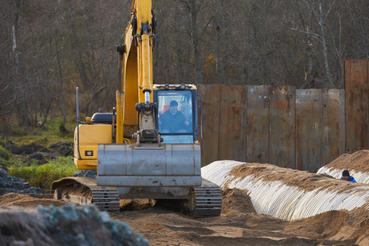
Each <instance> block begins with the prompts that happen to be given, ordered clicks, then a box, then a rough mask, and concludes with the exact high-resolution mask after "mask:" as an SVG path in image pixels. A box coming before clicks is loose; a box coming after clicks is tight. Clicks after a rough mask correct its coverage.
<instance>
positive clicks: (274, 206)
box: [201, 161, 369, 220]
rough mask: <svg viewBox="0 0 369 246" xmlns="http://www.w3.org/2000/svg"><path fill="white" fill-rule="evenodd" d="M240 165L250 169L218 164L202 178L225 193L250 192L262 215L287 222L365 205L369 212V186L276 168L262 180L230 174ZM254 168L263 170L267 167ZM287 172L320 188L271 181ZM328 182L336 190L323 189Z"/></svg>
mask: <svg viewBox="0 0 369 246" xmlns="http://www.w3.org/2000/svg"><path fill="white" fill-rule="evenodd" d="M240 165H244V166H245V168H247V165H250V164H248V163H243V162H237V161H216V162H213V163H211V164H209V165H207V166H205V167H203V168H202V170H201V171H202V176H203V178H205V179H207V180H210V181H211V182H213V183H216V184H217V185H219V186H220V187H221V188H222V189H223V190H224V189H227V188H229V189H233V188H238V189H241V190H246V191H247V192H248V195H249V196H250V198H251V201H252V204H253V206H254V209H255V211H256V212H257V213H258V214H267V215H271V216H273V217H277V218H280V219H283V220H295V219H301V218H307V217H310V216H314V215H316V214H320V213H323V212H326V211H330V210H341V209H346V210H353V209H355V208H358V207H361V206H363V205H365V206H366V208H368V205H369V203H368V201H369V186H366V185H358V184H353V183H352V184H348V183H351V182H347V181H341V180H334V179H330V178H328V177H324V176H319V178H320V180H319V181H314V175H315V176H317V175H316V174H309V173H307V172H302V171H297V170H292V169H285V168H279V167H276V166H274V167H275V168H273V169H272V170H266V171H265V175H263V174H262V175H260V174H259V176H258V177H256V176H255V175H254V174H250V175H247V176H242V175H240V176H239V175H236V176H235V175H232V174H230V173H231V171H232V169H233V168H236V167H238V166H240ZM253 165H261V166H262V165H264V164H253ZM269 166H272V165H268V167H269ZM283 170H286V171H283ZM288 170H291V171H288ZM262 172H263V171H262ZM286 172H291V174H288V175H293V177H294V178H296V177H298V175H299V172H300V173H301V174H303V175H305V176H306V175H308V176H309V177H313V178H311V181H309V182H310V183H309V184H311V183H314V182H315V183H316V186H317V188H315V189H310V190H309V189H303V188H301V187H298V186H294V185H288V184H286V183H284V182H282V181H280V180H274V181H273V180H268V177H269V179H270V177H272V176H273V173H275V174H277V173H279V175H284V174H283V173H286ZM292 172H293V173H292ZM266 174H268V177H266ZM286 175H287V173H286ZM303 175H301V177H302V176H303ZM322 179H323V180H322ZM324 179H326V180H327V181H326V182H330V183H331V182H334V186H333V187H325V188H322V187H319V186H321V184H322V183H319V182H322V181H323V182H324V181H325V180H324ZM315 183H314V185H315ZM330 183H329V184H330ZM324 184H327V183H324Z"/></svg>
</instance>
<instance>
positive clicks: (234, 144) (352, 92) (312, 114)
mask: <svg viewBox="0 0 369 246" xmlns="http://www.w3.org/2000/svg"><path fill="white" fill-rule="evenodd" d="M345 65H346V74H345V90H346V98H345V90H338V89H330V90H328V89H307V90H300V89H296V88H295V87H292V86H269V85H262V86H236V85H199V86H198V93H199V94H201V95H202V97H203V102H202V107H203V108H202V111H203V116H202V117H203V122H202V124H203V130H204V132H203V137H204V139H203V147H204V148H203V155H202V165H203V166H204V165H207V164H209V163H211V162H213V161H216V160H226V159H228V160H237V161H247V162H260V163H271V164H275V165H278V166H280V167H289V168H296V169H300V170H309V171H316V170H317V169H318V168H319V167H321V166H323V165H326V164H327V163H329V162H330V161H332V160H334V159H335V158H337V157H338V156H339V155H341V154H343V153H345V152H354V151H357V150H359V149H363V148H369V138H368V136H369V134H368V131H369V129H368V125H369V94H368V92H369V88H368V82H367V81H368V79H367V78H368V60H365V62H364V61H346V62H345ZM346 102H347V103H346Z"/></svg>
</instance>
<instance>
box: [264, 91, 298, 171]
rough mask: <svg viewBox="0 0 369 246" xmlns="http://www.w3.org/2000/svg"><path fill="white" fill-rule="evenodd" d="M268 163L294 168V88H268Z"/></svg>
mask: <svg viewBox="0 0 369 246" xmlns="http://www.w3.org/2000/svg"><path fill="white" fill-rule="evenodd" d="M270 89H271V91H270V99H271V102H270V116H269V127H270V139H269V163H272V164H274V165H277V166H280V167H288V168H295V126H296V122H295V115H296V112H295V109H296V107H295V106H296V103H295V100H296V88H295V87H292V86H291V87H289V86H275V87H271V88H270Z"/></svg>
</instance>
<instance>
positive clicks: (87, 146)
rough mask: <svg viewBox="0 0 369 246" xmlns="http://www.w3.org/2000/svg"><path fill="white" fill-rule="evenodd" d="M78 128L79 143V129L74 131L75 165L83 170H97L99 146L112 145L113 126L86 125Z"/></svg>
mask: <svg viewBox="0 0 369 246" xmlns="http://www.w3.org/2000/svg"><path fill="white" fill-rule="evenodd" d="M78 127H79V141H77V127H76V129H75V130H74V165H76V167H77V168H78V169H82V170H86V169H97V146H98V144H108V143H112V125H108V124H86V125H79V126H78ZM78 142H79V143H78ZM78 145H79V146H78Z"/></svg>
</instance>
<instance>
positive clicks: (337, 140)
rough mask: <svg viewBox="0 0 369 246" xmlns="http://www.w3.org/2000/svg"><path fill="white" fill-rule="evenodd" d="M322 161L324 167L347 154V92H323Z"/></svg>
mask: <svg viewBox="0 0 369 246" xmlns="http://www.w3.org/2000/svg"><path fill="white" fill-rule="evenodd" d="M321 92H322V94H321V95H322V104H323V107H322V110H323V112H322V133H321V137H322V139H321V143H322V146H321V160H320V166H319V168H320V167H321V166H324V165H326V164H328V163H329V162H331V161H333V160H334V159H336V158H337V157H338V156H340V155H341V154H343V153H345V90H338V89H330V90H322V91H321Z"/></svg>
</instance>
